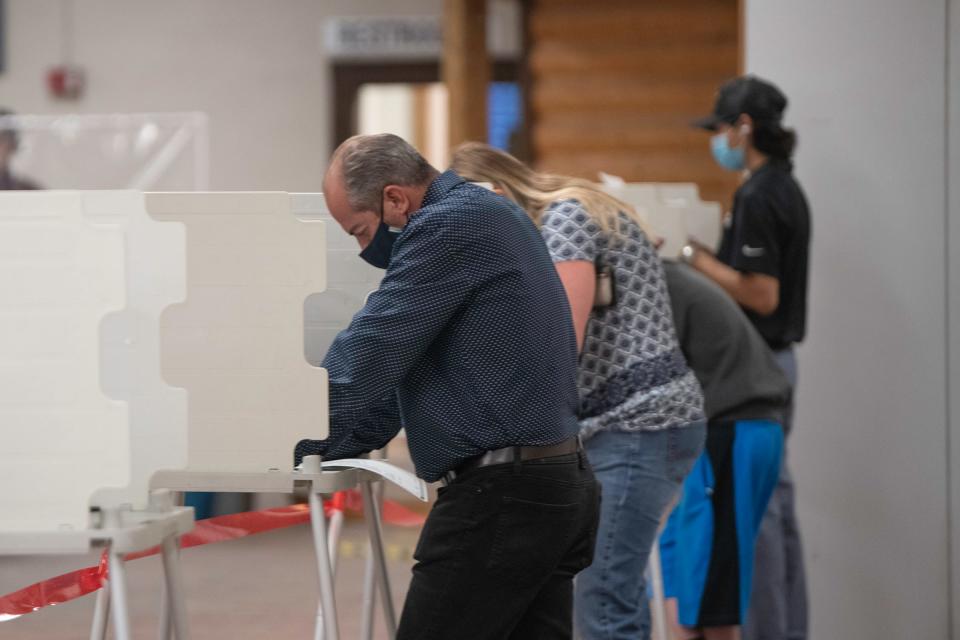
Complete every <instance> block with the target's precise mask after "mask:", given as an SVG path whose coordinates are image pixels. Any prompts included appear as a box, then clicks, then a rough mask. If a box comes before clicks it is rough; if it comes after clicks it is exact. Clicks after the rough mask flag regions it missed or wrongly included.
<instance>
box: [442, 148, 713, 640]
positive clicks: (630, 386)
mask: <svg viewBox="0 0 960 640" xmlns="http://www.w3.org/2000/svg"><path fill="white" fill-rule="evenodd" d="M452 168H453V169H454V170H455V171H457V172H458V173H460V174H461V175H463V176H464V177H465V178H467V179H468V180H473V181H476V182H487V183H491V184H492V185H493V187H494V189H495V190H498V191H500V192H501V193H503V194H504V195H505V196H506V197H507V198H508V199H509V200H512V201H513V202H515V203H517V204H518V205H520V206H521V207H522V208H523V209H524V210H525V211H526V212H527V213H528V214H529V216H530V217H531V218H532V219H533V221H534V222H535V223H536V224H537V225H538V226H539V227H540V232H541V234H542V235H543V239H544V241H545V242H546V246H547V248H548V249H549V251H550V255H551V257H552V258H553V261H554V262H555V263H556V268H557V272H558V273H559V274H560V279H561V281H562V282H563V285H564V287H565V288H566V291H567V297H568V299H569V301H570V307H571V309H572V312H573V321H574V328H575V330H576V334H577V345H578V346H579V347H580V411H579V415H580V435H581V437H582V438H583V440H584V447H585V448H586V451H587V455H588V457H589V458H590V462H591V464H592V465H593V467H594V470H595V472H596V474H597V478H598V479H599V480H600V483H601V485H602V487H603V500H602V503H601V516H600V529H599V532H598V537H597V546H596V550H595V556H594V562H593V565H591V566H590V567H589V568H588V569H586V570H585V571H583V573H581V574H580V575H579V576H578V577H577V581H576V596H575V598H574V616H575V619H576V622H577V628H578V631H579V633H580V635H581V636H582V637H583V638H589V639H590V640H620V639H624V640H626V639H628V638H629V639H630V640H636V639H637V638H641V637H644V635H643V634H644V618H645V611H646V594H645V591H646V590H645V584H644V580H643V574H644V570H645V569H646V565H647V558H648V556H649V553H650V549H651V548H652V546H653V543H654V540H655V539H656V535H657V529H658V527H659V524H660V522H661V519H662V518H663V517H664V516H665V515H666V511H667V510H668V508H669V506H670V505H671V504H672V502H673V501H674V499H675V498H676V496H677V495H678V494H679V490H680V486H681V483H682V481H683V478H684V477H685V476H686V475H687V473H688V472H689V470H690V468H691V467H692V466H693V463H694V461H695V460H696V459H697V456H699V455H700V452H701V451H702V449H703V442H704V437H705V423H704V416H703V396H702V394H701V391H700V385H699V384H698V383H697V379H696V377H695V376H694V374H693V372H692V371H690V368H689V367H688V366H687V363H686V360H685V359H684V357H683V353H682V352H681V350H680V348H679V345H678V343H677V335H676V330H675V329H674V326H673V318H672V314H671V311H670V302H669V297H668V294H667V286H666V282H665V281H664V278H663V270H662V267H661V263H660V259H659V256H658V255H657V252H656V250H655V249H654V247H653V244H652V243H651V241H650V238H649V236H648V235H647V233H646V232H645V231H644V226H643V223H642V221H641V220H640V218H639V216H638V215H637V213H636V212H635V211H634V210H633V208H632V207H630V206H629V205H627V204H626V203H624V202H620V201H619V200H617V199H615V198H613V197H612V196H610V195H609V194H607V193H605V192H603V191H602V190H600V189H599V188H598V187H597V186H596V185H594V184H592V183H590V182H587V181H585V180H578V179H575V178H567V177H563V176H555V175H550V174H544V173H537V172H535V171H533V170H532V169H530V168H529V167H527V166H526V165H524V164H523V163H521V162H520V161H519V160H517V159H516V158H514V157H513V156H511V155H509V154H506V153H504V152H502V151H499V150H497V149H494V148H492V147H490V146H488V145H484V144H479V143H467V144H465V145H463V146H461V147H459V148H458V149H457V150H456V151H455V152H454V155H453V161H452ZM540 344H541V348H543V349H554V348H556V347H557V345H554V344H553V343H551V342H550V341H548V340H541V341H540Z"/></svg>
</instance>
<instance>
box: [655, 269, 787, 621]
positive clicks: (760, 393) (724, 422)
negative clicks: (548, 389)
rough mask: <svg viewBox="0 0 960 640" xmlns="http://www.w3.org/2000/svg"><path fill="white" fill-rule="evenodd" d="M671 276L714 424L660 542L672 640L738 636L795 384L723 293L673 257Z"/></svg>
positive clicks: (681, 332) (684, 344)
mask: <svg viewBox="0 0 960 640" xmlns="http://www.w3.org/2000/svg"><path fill="white" fill-rule="evenodd" d="M664 272H665V273H666V277H667V288H668V290H669V291H670V305H671V308H672V309H673V321H674V324H675V325H676V327H677V335H678V337H679V339H680V348H681V349H682V350H683V354H684V355H685V356H686V358H687V362H689V363H690V367H691V368H692V369H693V372H694V373H695V374H696V376H697V379H698V380H699V381H700V386H701V387H703V395H704V407H705V410H706V414H707V419H708V423H707V446H706V451H705V452H704V453H703V455H701V456H700V459H699V460H698V461H697V463H696V465H694V467H693V471H692V472H691V473H690V475H688V476H687V478H686V480H685V481H684V484H683V494H682V497H681V499H680V503H679V505H677V507H676V509H674V511H673V513H672V514H671V515H670V519H669V520H668V522H667V527H666V529H665V530H664V532H663V534H662V535H661V536H660V550H661V557H662V558H663V578H664V587H665V589H664V592H665V594H666V596H667V598H668V604H670V605H671V606H670V609H671V613H672V615H671V616H670V618H672V622H673V623H674V629H673V638H674V640H687V639H692V638H699V637H703V638H705V640H738V639H739V638H740V625H741V624H742V622H743V621H744V620H745V616H746V609H747V605H748V603H749V601H750V593H751V589H750V586H751V579H752V576H753V555H754V542H755V540H756V536H757V532H758V530H759V528H760V522H761V520H762V519H763V514H764V512H765V511H766V508H767V503H768V501H769V500H770V495H771V494H772V493H773V490H774V487H775V486H776V484H777V476H778V475H779V471H780V458H781V452H782V447H783V429H782V428H781V421H782V420H783V416H784V412H785V411H786V410H787V408H788V407H789V405H790V382H789V381H788V380H787V377H786V375H785V374H784V373H783V371H781V369H780V367H779V366H778V365H777V362H776V360H774V358H773V354H772V353H771V352H770V349H769V348H767V345H766V343H765V342H764V340H763V338H761V337H760V334H759V333H757V330H756V329H754V327H753V325H752V324H751V323H750V321H749V320H748V319H747V317H746V316H745V315H744V313H743V311H742V310H741V309H740V307H739V306H737V304H736V303H735V302H734V301H733V300H732V299H731V298H730V296H728V295H727V294H726V293H725V292H724V291H723V290H722V289H720V288H719V287H718V286H717V285H716V284H714V283H713V282H712V281H711V280H709V279H708V278H706V277H705V276H703V275H702V274H700V273H698V272H697V271H695V270H693V269H691V268H690V267H689V266H687V265H685V264H682V263H677V262H672V261H666V262H664ZM677 623H679V625H682V626H679V625H678V624H677Z"/></svg>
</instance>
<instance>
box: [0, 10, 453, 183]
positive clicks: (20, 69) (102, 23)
mask: <svg viewBox="0 0 960 640" xmlns="http://www.w3.org/2000/svg"><path fill="white" fill-rule="evenodd" d="M62 5H63V3H61V2H60V1H59V0H7V25H6V37H7V38H8V41H7V69H6V72H5V73H3V74H0V104H3V105H7V106H10V107H12V108H14V109H16V110H17V111H20V112H32V113H63V112H81V113H95V112H130V111H194V110H196V111H203V112H206V113H207V114H209V116H210V133H211V136H210V143H211V149H212V157H211V165H212V166H211V187H212V188H213V189H244V190H247V189H252V190H259V189H279V190H288V191H318V190H319V189H320V184H321V180H322V171H323V169H324V168H325V166H326V160H327V155H328V154H329V152H330V149H329V146H330V140H329V131H330V127H331V125H330V118H331V104H330V100H331V96H330V95H329V82H330V78H329V69H328V65H329V60H328V59H327V57H326V55H325V53H324V51H323V48H322V46H321V40H320V31H321V24H322V22H323V21H324V19H325V18H327V17H329V16H335V15H348V16H354V15H390V16H397V15H435V14H438V13H439V12H440V10H441V7H442V2H441V0H394V1H391V2H387V1H385V0H270V1H267V0H200V1H197V0H163V1H162V2H160V1H157V0H75V6H76V10H75V11H76V36H75V40H76V44H75V56H74V58H75V61H76V62H77V63H79V64H80V65H82V66H83V67H84V68H85V69H86V70H87V77H88V91H87V95H86V97H85V98H83V99H82V100H81V101H80V102H54V101H51V100H50V99H49V98H48V97H47V95H46V89H45V85H44V78H45V73H46V70H47V68H49V67H50V66H52V65H54V64H57V63H59V62H60V55H61V38H60V9H61V6H62Z"/></svg>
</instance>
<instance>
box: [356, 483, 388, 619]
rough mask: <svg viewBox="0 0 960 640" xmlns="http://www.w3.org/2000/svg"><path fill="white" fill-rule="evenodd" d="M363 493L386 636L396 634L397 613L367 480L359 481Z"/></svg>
mask: <svg viewBox="0 0 960 640" xmlns="http://www.w3.org/2000/svg"><path fill="white" fill-rule="evenodd" d="M360 490H361V492H362V493H363V509H364V514H365V515H366V520H367V529H368V531H369V532H370V551H371V556H372V557H373V560H374V567H375V569H376V575H377V582H378V583H379V585H380V598H381V600H383V616H384V621H385V622H386V624H387V637H389V638H394V637H396V635H397V614H396V612H395V611H394V608H393V596H392V594H391V592H390V576H389V574H388V573H387V558H386V556H385V555H384V552H383V528H382V525H381V522H380V508H379V505H378V504H377V501H376V500H374V497H373V485H372V483H371V482H370V481H369V480H364V481H363V482H361V483H360Z"/></svg>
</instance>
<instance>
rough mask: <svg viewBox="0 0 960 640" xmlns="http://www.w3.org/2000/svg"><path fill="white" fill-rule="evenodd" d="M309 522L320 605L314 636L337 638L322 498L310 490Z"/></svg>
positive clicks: (334, 600)
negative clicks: (318, 580) (311, 531)
mask: <svg viewBox="0 0 960 640" xmlns="http://www.w3.org/2000/svg"><path fill="white" fill-rule="evenodd" d="M310 523H311V526H312V527H313V541H314V548H315V550H316V554H315V555H316V557H317V573H318V575H319V577H320V606H319V607H318V608H317V626H316V630H315V631H314V638H317V639H318V640H319V638H325V640H339V639H340V629H339V625H338V624H337V604H336V599H335V597H334V592H333V568H332V567H331V565H330V547H329V542H328V540H327V520H326V518H325V517H324V515H323V500H322V499H321V498H320V494H318V493H316V492H315V491H313V490H312V487H311V491H310Z"/></svg>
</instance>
